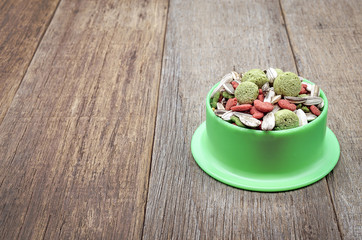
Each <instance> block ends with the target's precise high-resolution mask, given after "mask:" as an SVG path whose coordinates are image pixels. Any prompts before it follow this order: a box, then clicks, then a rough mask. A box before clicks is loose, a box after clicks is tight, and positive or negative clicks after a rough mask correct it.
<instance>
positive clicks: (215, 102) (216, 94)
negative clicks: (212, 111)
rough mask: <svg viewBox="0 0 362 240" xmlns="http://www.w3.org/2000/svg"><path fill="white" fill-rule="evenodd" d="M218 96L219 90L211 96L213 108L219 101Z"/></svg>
mask: <svg viewBox="0 0 362 240" xmlns="http://www.w3.org/2000/svg"><path fill="white" fill-rule="evenodd" d="M219 98H220V92H216V93H215V95H214V97H213V98H212V101H211V107H213V108H216V107H217V102H218V101H219Z"/></svg>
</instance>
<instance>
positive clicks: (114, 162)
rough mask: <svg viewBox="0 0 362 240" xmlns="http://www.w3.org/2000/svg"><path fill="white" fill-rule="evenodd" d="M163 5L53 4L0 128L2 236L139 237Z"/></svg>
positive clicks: (163, 24) (164, 12)
mask: <svg viewBox="0 0 362 240" xmlns="http://www.w3.org/2000/svg"><path fill="white" fill-rule="evenodd" d="M167 9H168V2H167V1H152V2H147V1H146V2H144V1H122V2H119V1H104V0H98V1H86V0H77V1H72V0H63V1H62V2H61V3H60V5H59V7H58V10H57V11H56V13H55V16H54V19H53V20H52V22H51V24H50V26H49V28H48V30H47V32H46V34H45V35H44V38H43V40H42V42H41V44H40V45H39V48H38V49H37V51H36V53H35V56H34V58H33V61H32V63H31V65H30V66H29V69H28V71H27V73H26V75H25V77H24V80H23V82H22V84H21V86H20V88H19V90H18V92H17V94H16V96H15V98H14V101H13V103H12V105H11V107H10V108H9V111H8V114H7V115H6V116H5V118H4V120H3V122H2V124H1V125H0V184H1V185H0V204H1V205H0V223H1V224H0V238H1V239H15V238H18V239H41V238H45V239H139V238H140V237H141V235H142V228H143V221H144V212H145V202H146V197H147V187H148V176H149V170H150V161H151V151H152V142H153V135H154V125H155V117H156V108H157V99H158V98H157V96H158V87H159V79H160V71H161V62H162V60H161V58H162V51H163V41H164V37H163V36H164V33H165V27H166V16H167Z"/></svg>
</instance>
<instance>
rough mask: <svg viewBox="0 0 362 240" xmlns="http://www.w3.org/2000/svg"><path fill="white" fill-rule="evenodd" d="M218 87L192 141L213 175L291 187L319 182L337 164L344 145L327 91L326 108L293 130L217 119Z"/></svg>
mask: <svg viewBox="0 0 362 240" xmlns="http://www.w3.org/2000/svg"><path fill="white" fill-rule="evenodd" d="M305 82H309V81H305ZM309 83H310V82H309ZM216 86H217V84H216V85H215V86H214V87H213V88H212V89H211V90H210V92H209V93H208V95H207V97H206V122H204V123H202V124H201V125H200V126H199V127H198V129H197V130H196V131H195V133H194V135H193V137H192V141H191V152H192V155H193V156H194V158H195V160H196V162H197V164H198V165H199V166H200V167H201V168H202V169H203V170H204V171H205V172H206V173H207V174H209V175H210V176H211V177H213V178H215V179H217V180H219V181H221V182H223V183H225V184H228V185H231V186H234V187H237V188H242V189H247V190H253V191H263V192H275V191H287V190H292V189H297V188H301V187H304V186H307V185H310V184H312V183H314V182H316V181H318V180H320V179H321V178H323V177H324V176H326V175H327V174H328V173H329V172H330V171H331V170H332V169H333V168H334V166H335V165H336V164H337V162H338V159H339V154H340V148H339V143H338V140H337V138H336V137H335V135H334V134H333V132H332V131H331V130H330V129H329V128H327V111H328V101H327V97H326V96H325V94H324V93H323V91H321V97H322V98H323V99H324V108H323V111H322V113H321V115H320V116H319V117H317V118H316V119H315V120H314V121H312V122H310V123H309V124H307V125H304V126H302V127H297V128H294V129H288V130H281V131H261V130H254V129H247V128H241V127H238V126H235V125H232V124H230V123H228V122H225V121H224V120H222V119H221V118H219V117H217V116H216V115H215V114H214V112H213V111H212V109H211V107H210V95H211V92H212V90H213V89H214V88H215V87H216Z"/></svg>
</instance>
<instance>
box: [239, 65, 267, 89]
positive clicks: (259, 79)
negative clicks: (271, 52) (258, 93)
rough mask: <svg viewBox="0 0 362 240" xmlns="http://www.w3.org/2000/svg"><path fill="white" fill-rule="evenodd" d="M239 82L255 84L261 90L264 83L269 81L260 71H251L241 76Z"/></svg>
mask: <svg viewBox="0 0 362 240" xmlns="http://www.w3.org/2000/svg"><path fill="white" fill-rule="evenodd" d="M241 81H242V82H252V83H255V84H256V85H257V86H258V88H261V87H262V86H263V85H264V84H265V83H266V82H269V79H268V78H267V77H266V74H265V73H264V72H263V71H262V70H261V69H251V70H250V71H247V72H246V73H244V74H243V77H242V78H241Z"/></svg>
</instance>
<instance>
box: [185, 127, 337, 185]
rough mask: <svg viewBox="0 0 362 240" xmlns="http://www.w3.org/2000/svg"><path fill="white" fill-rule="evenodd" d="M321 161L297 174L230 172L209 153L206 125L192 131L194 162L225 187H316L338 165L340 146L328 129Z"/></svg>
mask: <svg viewBox="0 0 362 240" xmlns="http://www.w3.org/2000/svg"><path fill="white" fill-rule="evenodd" d="M322 148H323V150H322V151H323V154H322V157H321V158H319V159H317V160H316V162H315V164H313V165H311V166H310V167H308V168H307V169H305V171H303V172H299V173H296V174H270V175H268V176H266V175H265V174H257V173H246V172H243V171H240V169H232V168H228V167H226V166H225V165H223V162H222V161H221V160H220V159H217V158H216V157H215V156H214V155H213V154H212V153H211V152H212V151H210V149H212V145H211V143H210V141H209V139H208V136H207V132H206V122H203V123H202V124H201V125H200V126H199V127H198V128H197V129H196V131H195V133H194V135H193V136H192V140H191V152H192V155H193V156H194V159H195V161H196V162H197V164H198V165H199V166H200V168H201V169H203V170H204V171H205V172H206V173H207V174H209V175H210V176H211V177H213V178H215V179H216V180H218V181H220V182H223V183H225V184H227V185H230V186H233V187H237V188H241V189H246V190H252V191H260V192H279V191H288V190H293V189H298V188H301V187H305V186H308V185H310V184H312V183H315V182H317V181H319V180H320V179H322V178H323V177H324V176H326V175H327V174H328V173H329V172H330V171H331V170H332V169H333V168H334V167H335V165H336V164H337V162H338V159H339V155H340V148H339V143H338V140H337V138H336V136H335V135H334V133H333V132H332V130H330V129H329V128H327V131H326V136H325V140H324V143H323V144H322Z"/></svg>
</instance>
